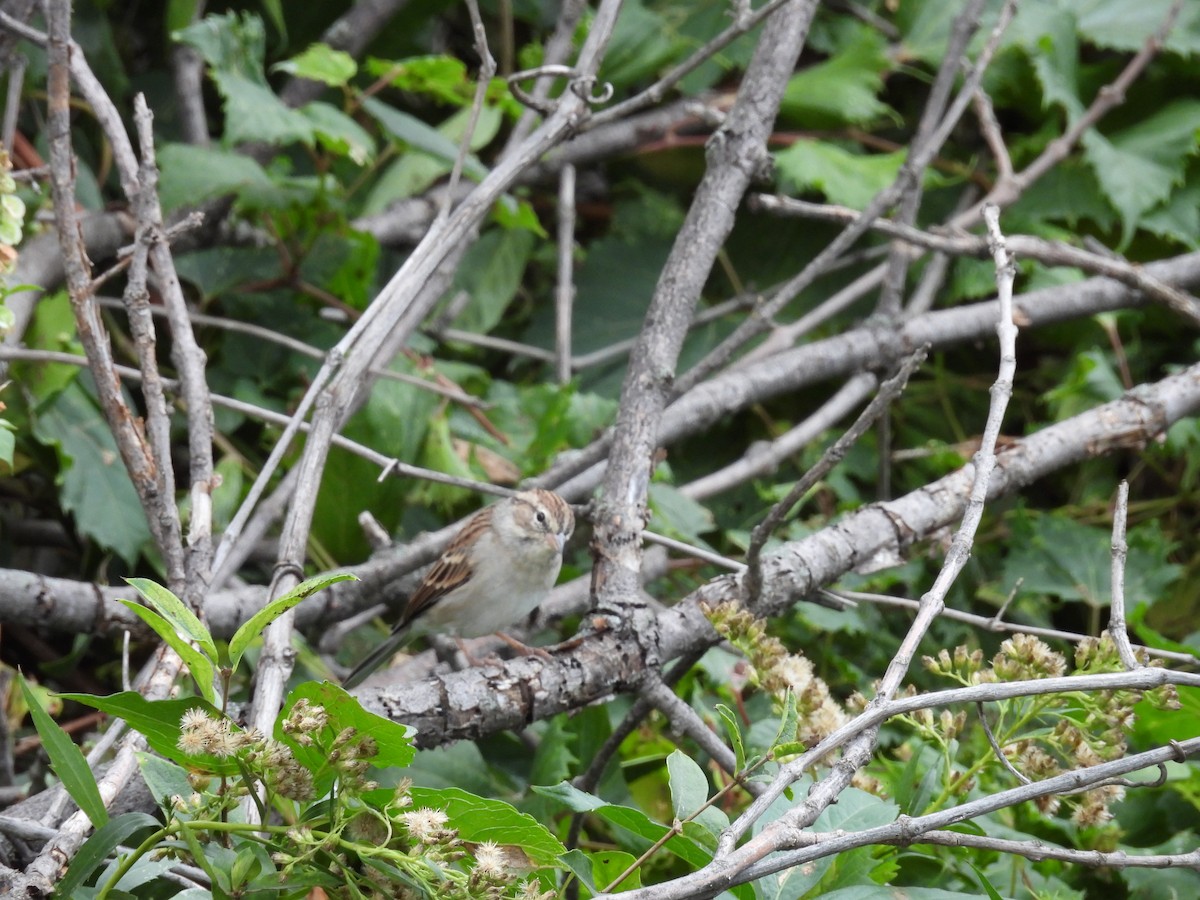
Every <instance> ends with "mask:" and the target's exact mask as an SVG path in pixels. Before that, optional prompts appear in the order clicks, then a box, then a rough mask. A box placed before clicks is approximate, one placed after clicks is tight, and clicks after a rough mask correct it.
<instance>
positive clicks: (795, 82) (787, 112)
mask: <svg viewBox="0 0 1200 900" xmlns="http://www.w3.org/2000/svg"><path fill="white" fill-rule="evenodd" d="M887 53H888V48H887V42H886V40H885V39H884V37H883V35H882V34H880V33H879V32H877V31H874V30H870V29H865V28H864V29H860V30H859V31H858V32H857V34H856V37H855V39H854V40H852V41H851V42H849V43H847V44H846V45H845V46H843V47H839V48H838V52H837V53H836V54H835V55H834V56H832V57H831V58H830V59H828V60H826V61H824V62H820V63H817V64H816V65H814V66H809V67H808V68H807V69H803V70H801V71H800V72H797V73H796V74H795V75H793V76H792V77H791V78H790V79H789V80H788V85H787V89H786V90H785V91H784V94H783V100H782V101H781V103H780V106H779V114H780V116H783V117H786V118H791V119H794V120H796V121H798V122H799V123H800V124H801V125H804V126H805V127H808V128H830V127H834V126H837V125H845V124H852V125H853V124H864V123H868V122H871V121H872V120H874V119H877V118H879V117H880V116H883V115H886V114H887V113H888V112H890V109H889V107H888V106H887V104H885V103H882V102H880V100H879V99H878V95H879V93H880V92H881V91H882V90H883V73H884V72H886V71H887V70H888V68H889V62H888V58H887Z"/></svg>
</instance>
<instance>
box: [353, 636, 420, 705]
mask: <svg viewBox="0 0 1200 900" xmlns="http://www.w3.org/2000/svg"><path fill="white" fill-rule="evenodd" d="M406 640H408V629H407V628H397V629H395V630H394V631H393V632H392V633H391V634H389V635H388V636H387V637H386V638H384V639H383V641H382V642H381V643H380V645H379V646H378V647H376V648H375V649H374V650H372V651H371V652H370V653H369V654H367V656H366V657H365V658H364V659H363V661H362V662H360V663H359V664H358V665H357V666H355V667H354V669H353V670H351V672H350V674H349V675H347V676H346V677H345V678H344V679H343V680H342V687H344V688H345V689H346V690H350V689H351V688H355V687H358V686H359V685H360V684H362V683H363V681H365V680H366V677H367V676H368V675H370V674H371V673H372V672H374V671H375V670H376V669H378V668H379V667H380V666H381V665H383V664H384V663H385V662H387V661H388V660H389V659H391V658H392V655H393V654H394V653H395V652H396V651H397V650H398V649H400V645H401V644H403V643H404V642H405V641H406Z"/></svg>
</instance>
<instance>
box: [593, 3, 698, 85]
mask: <svg viewBox="0 0 1200 900" xmlns="http://www.w3.org/2000/svg"><path fill="white" fill-rule="evenodd" d="M648 5H649V4H646V3H643V2H641V0H626V2H625V3H622V4H621V14H620V15H619V16H618V17H617V24H616V27H615V28H614V29H613V35H612V39H611V40H610V41H609V43H608V50H607V51H606V52H605V54H604V63H603V65H602V66H601V68H600V80H601V82H605V81H607V82H611V83H612V85H613V86H614V87H615V88H616V89H617V90H618V91H621V90H622V89H623V88H625V87H627V86H629V85H631V84H633V83H634V82H638V81H641V80H643V79H645V78H650V77H652V76H653V75H654V74H655V73H656V72H657V71H658V70H659V69H660V68H661V67H663V66H665V65H668V64H669V63H670V62H671V61H672V59H674V58H676V57H677V56H678V54H679V53H680V52H682V51H683V49H684V48H685V47H686V42H685V41H684V40H683V39H682V38H681V37H680V35H679V32H678V31H677V30H676V29H675V28H674V27H673V26H672V24H671V23H670V22H669V21H668V20H667V19H666V18H665V17H664V16H662V15H660V14H659V13H658V12H656V11H654V10H652V9H648V8H647V7H648Z"/></svg>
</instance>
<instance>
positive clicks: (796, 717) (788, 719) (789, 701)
mask: <svg viewBox="0 0 1200 900" xmlns="http://www.w3.org/2000/svg"><path fill="white" fill-rule="evenodd" d="M799 723H800V713H799V711H798V710H797V708H796V695H795V694H794V693H793V692H792V689H791V688H788V690H787V693H786V694H784V696H783V712H782V714H781V715H780V717H779V728H778V730H777V731H776V732H775V740H773V741H771V747H772V748H773V749H776V750H778V751H779V753H780V755H782V752H783V751H782V750H780V749H779V748H781V747H782V746H783V745H785V744H790V743H791V742H792V741H795V740H796V729H797V728H799V727H800V726H799Z"/></svg>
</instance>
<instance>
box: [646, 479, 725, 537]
mask: <svg viewBox="0 0 1200 900" xmlns="http://www.w3.org/2000/svg"><path fill="white" fill-rule="evenodd" d="M649 500H650V508H651V510H653V512H654V518H653V519H652V520H651V521H652V522H653V527H654V528H655V529H656V530H659V531H663V532H665V533H666V534H667V535H669V536H672V537H678V538H680V539H681V540H684V541H688V542H689V543H693V544H703V543H704V542H703V541H702V540H701V538H700V535H702V534H706V533H707V532H710V531H712V530H713V529H715V528H716V527H717V524H716V521H715V520H714V519H713V514H712V513H711V512H710V511H709V509H708V507H706V506H704V505H702V504H700V503H697V502H696V501H695V500H693V499H691V498H690V497H688V496H686V495H685V494H683V493H681V492H680V491H679V489H678V488H675V487H673V486H672V485H669V484H664V483H662V482H654V483H653V484H651V485H650V497H649Z"/></svg>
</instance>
